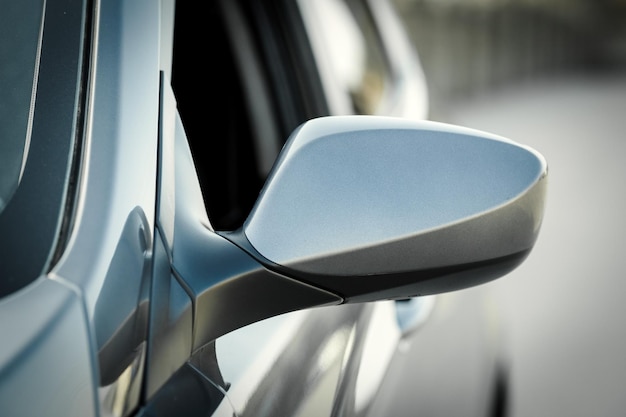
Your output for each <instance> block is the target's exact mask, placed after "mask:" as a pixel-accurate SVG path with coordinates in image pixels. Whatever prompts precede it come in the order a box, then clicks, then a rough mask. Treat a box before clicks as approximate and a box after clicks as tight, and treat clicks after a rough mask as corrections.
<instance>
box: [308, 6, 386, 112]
mask: <svg viewBox="0 0 626 417" xmlns="http://www.w3.org/2000/svg"><path fill="white" fill-rule="evenodd" d="M300 3H301V5H302V6H303V8H304V10H307V11H308V12H309V13H306V14H305V18H306V19H305V20H306V21H307V27H308V28H309V30H310V31H312V32H314V33H312V35H313V39H312V40H313V41H314V43H315V41H316V40H317V47H318V49H319V50H321V51H323V53H324V54H325V55H327V56H326V62H327V67H328V68H327V71H328V72H329V73H331V74H333V77H334V78H335V79H336V80H335V82H336V83H338V84H339V86H340V87H342V88H343V89H345V90H346V93H347V94H348V95H349V97H350V101H351V106H352V107H353V108H352V110H353V111H354V112H355V113H361V114H373V113H376V112H377V110H378V109H379V107H380V106H381V104H382V101H383V99H384V96H385V91H386V88H387V85H388V84H389V82H390V79H391V69H390V66H389V64H388V61H387V58H386V56H385V53H384V51H383V46H382V44H381V41H380V36H379V34H378V31H377V28H376V24H375V22H374V19H373V17H372V15H371V10H370V9H369V7H368V6H367V3H366V2H363V1H356V0H315V1H312V0H301V1H300ZM338 27H340V28H341V30H340V31H338V30H335V28H338Z"/></svg>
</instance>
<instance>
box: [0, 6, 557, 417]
mask: <svg viewBox="0 0 626 417" xmlns="http://www.w3.org/2000/svg"><path fill="white" fill-rule="evenodd" d="M0 9H2V10H1V11H0V23H1V24H0V62H1V63H2V64H1V66H0V68H1V69H0V71H1V72H0V91H2V92H3V93H2V99H1V100H0V137H1V140H0V146H2V151H1V152H0V178H1V181H0V334H2V339H1V342H0V414H2V415H10V416H34V415H46V416H81V417H84V416H144V417H147V416H170V415H175V416H200V415H202V416H235V415H236V416H326V415H328V416H340V415H341V416H366V415H370V416H371V415H381V414H383V415H386V414H388V413H391V411H390V409H389V408H386V407H387V405H388V403H389V401H388V400H389V398H390V397H389V395H388V393H386V391H389V389H390V387H391V389H392V390H393V387H394V386H397V385H398V384H404V383H406V382H405V381H406V379H403V378H405V377H406V376H407V375H406V374H404V373H403V372H397V371H393V369H392V364H393V363H394V361H395V360H396V358H397V357H398V352H399V350H401V345H402V341H407V340H409V339H410V340H413V341H415V342H416V343H417V342H418V341H422V340H423V341H424V342H425V343H427V341H428V340H430V341H436V342H440V341H439V340H438V339H437V336H436V335H437V334H444V333H445V332H449V328H447V327H446V326H445V323H446V322H450V320H448V319H444V320H443V321H442V320H439V319H438V318H437V317H438V316H437V313H436V312H437V311H438V308H439V305H440V304H441V303H440V298H439V297H446V295H450V294H458V293H463V290H464V289H466V288H469V287H473V286H477V285H480V284H483V283H485V282H487V281H490V280H492V279H495V278H498V277H500V276H502V275H505V274H506V273H508V272H509V271H511V270H513V269H514V268H516V267H517V266H518V265H519V264H520V263H521V262H523V260H524V259H525V258H526V257H527V256H528V254H529V253H530V251H531V250H532V247H533V245H534V243H535V241H536V239H537V238H538V234H539V230H540V226H541V222H542V218H543V206H544V199H545V194H546V187H547V163H546V161H545V159H544V158H543V157H542V156H541V154H539V153H538V152H537V151H535V150H533V149H531V148H529V147H527V146H524V145H521V144H518V143H516V142H513V141H511V140H508V139H505V138H501V137H499V136H496V135H492V134H489V133H486V132H481V131H477V130H473V129H469V128H466V127H460V126H452V125H447V124H442V123H437V122H432V121H429V120H427V117H428V91H427V83H426V82H425V79H424V77H423V73H422V71H421V66H420V62H419V57H418V55H417V53H416V51H415V50H414V49H413V48H412V46H411V43H410V41H409V39H408V38H407V36H406V34H405V32H404V30H403V28H402V25H401V24H400V20H399V19H398V17H397V16H396V15H395V12H394V9H393V8H392V7H391V5H390V4H389V3H387V2H386V1H381V0H368V1H356V0H324V1H321V0H316V1H311V0H298V1H287V0H262V1H252V0H229V1H227V0H214V1H209V2H204V3H202V4H199V3H197V2H190V1H183V0H178V1H176V2H175V1H174V0H161V1H151V0H137V1H132V2H129V1H124V0H93V1H91V0H45V1H44V0H28V1H23V2H7V3H3V4H2V5H0ZM438 294H443V295H441V296H440V295H438ZM436 297H437V298H436ZM448 311H450V310H449V309H448ZM453 316H454V317H456V318H459V317H461V318H470V317H474V313H473V312H470V311H469V310H467V311H463V310H462V309H458V310H455V314H454V315H453ZM476 317H478V315H477V316H476ZM435 319H436V320H435ZM468 322H471V323H472V324H473V325H476V326H477V331H476V332H472V331H469V332H465V333H464V336H463V337H464V338H465V339H464V342H467V343H459V344H458V346H456V345H451V344H449V343H448V344H439V343H436V346H438V347H439V348H442V349H439V348H435V349H434V354H433V355H434V356H433V357H429V360H430V359H433V360H432V362H431V364H437V366H441V362H442V361H441V360H438V361H437V360H435V359H437V357H438V358H439V359H442V358H445V356H444V355H443V354H442V353H441V352H443V351H444V350H446V349H448V350H449V349H453V350H455V349H456V350H462V349H463V348H464V346H466V345H470V344H471V343H470V342H471V341H473V340H474V339H476V340H479V339H480V340H481V341H482V340H483V339H482V336H481V332H480V331H479V330H480V326H482V325H483V324H484V323H483V322H482V321H481V320H476V321H474V320H469V321H468ZM430 324H435V325H434V326H432V327H431V328H428V329H427V326H428V325H430ZM446 329H447V330H446ZM445 334H447V335H450V333H445ZM425 337H426V339H424V338H425ZM444 343H445V342H444ZM479 345H480V346H482V347H484V349H483V348H481V349H479V350H478V354H477V356H475V358H483V359H484V360H480V361H477V362H476V363H477V364H478V365H477V366H472V367H469V368H471V370H470V371H469V373H467V372H468V371H467V370H461V369H458V370H457V371H455V373H454V374H452V375H451V374H450V373H446V372H445V371H446V370H444V369H440V371H441V375H442V378H447V379H450V378H452V379H454V380H459V381H460V380H467V378H465V379H464V377H465V376H468V377H469V379H470V380H471V381H472V383H471V384H469V385H461V386H457V391H456V392H455V391H446V392H441V391H439V392H437V389H438V387H439V389H441V387H445V385H438V384H434V383H433V384H431V386H428V384H426V385H419V391H417V392H416V393H415V395H416V396H419V397H420V398H422V397H424V398H428V397H430V398H435V397H436V396H437V395H439V396H441V395H443V396H444V397H448V396H454V395H457V394H458V395H465V396H466V397H468V398H470V399H471V400H470V403H471V404H472V407H473V408H472V409H471V410H470V409H467V408H466V409H464V410H462V413H463V415H465V416H467V415H495V414H497V413H499V412H500V411H501V410H502V407H496V408H495V409H494V408H493V407H491V406H492V405H493V404H494V402H497V400H498V399H499V398H500V397H499V395H501V391H500V390H499V389H496V388H498V387H500V385H499V383H500V382H501V379H499V378H500V377H501V373H499V370H500V369H501V368H500V367H499V364H500V358H499V356H498V353H497V352H496V351H495V350H492V349H491V348H488V347H487V346H488V344H487V343H485V344H479ZM444 348H445V349H444ZM422 359H423V358H422ZM427 366H429V365H427V364H425V365H424V368H423V369H424V370H425V371H426V370H427V369H429V370H430V371H429V372H424V374H425V375H430V376H433V375H435V374H436V373H437V372H439V371H438V369H439V368H436V367H435V368H433V367H432V366H431V367H430V368H427ZM394 369H395V368H394ZM433 370H434V371H433ZM464 372H465V373H464ZM435 379H436V378H435ZM435 379H433V380H432V381H434V380H435ZM416 388H417V386H416ZM448 402H453V401H448ZM418 405H419V404H418ZM429 407H430V406H429ZM494 410H496V411H494ZM424 411H425V412H429V413H435V412H436V409H435V410H433V409H431V408H428V407H426V408H424ZM448 415H450V414H448Z"/></svg>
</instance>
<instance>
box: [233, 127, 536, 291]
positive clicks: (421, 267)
mask: <svg viewBox="0 0 626 417" xmlns="http://www.w3.org/2000/svg"><path fill="white" fill-rule="evenodd" d="M546 174H547V167H546V162H545V161H544V159H543V157H542V156H541V155H539V154H538V153H537V152H535V151H533V150H531V149H529V148H528V147H524V146H520V145H518V144H515V143H513V142H511V141H509V140H506V139H503V138H499V137H496V136H494V135H490V134H486V133H482V132H478V131H474V130H470V129H464V128H460V127H455V126H449V125H444V124H439V123H433V122H415V121H407V120H404V119H394V118H383V117H371V116H348V117H327V118H320V119H315V120H312V121H309V122H308V123H306V124H304V125H303V126H301V127H300V128H299V129H298V130H297V131H296V132H294V133H293V135H292V136H291V138H290V140H289V141H288V143H287V145H286V147H285V149H283V151H282V153H281V155H280V158H279V160H278V161H277V163H276V165H275V167H274V169H273V171H272V173H271V175H270V177H269V179H268V181H267V183H266V185H265V188H264V189H263V191H262V192H261V194H260V197H259V199H258V201H257V203H256V206H255V207H254V209H253V211H252V213H251V214H250V216H249V218H248V219H247V221H246V222H245V225H244V227H243V231H242V232H240V235H239V237H238V238H237V239H234V240H235V241H237V242H239V243H240V244H241V242H242V241H243V242H245V243H244V244H242V247H244V248H246V249H247V250H248V251H249V252H250V253H251V254H252V255H253V256H254V257H255V258H256V259H257V260H259V261H260V262H261V263H263V264H264V265H265V266H266V267H267V268H269V269H272V270H276V271H280V272H281V273H282V274H285V275H287V276H290V277H293V278H296V279H299V280H302V281H304V282H307V283H309V284H312V285H314V286H316V287H320V288H324V289H327V290H328V291H331V292H332V293H335V294H338V295H340V296H341V297H342V298H343V299H344V300H345V301H347V302H357V301H372V300H380V299H387V298H405V297H409V296H419V295H427V294H435V293H441V292H445V291H452V290H457V289H461V288H465V287H469V286H472V285H476V284H479V283H481V282H485V281H488V280H491V279H493V278H496V277H498V276H501V275H504V274H505V273H507V272H509V271H511V270H512V269H513V268H515V267H516V266H517V265H518V264H519V263H520V262H521V261H522V260H523V259H524V258H525V257H526V256H527V255H528V253H529V251H530V249H531V248H532V247H533V245H534V243H535V240H536V238H537V234H538V232H539V227H540V225H541V220H542V217H543V201H544V195H545V188H546V187H545V185H546V181H545V178H546Z"/></svg>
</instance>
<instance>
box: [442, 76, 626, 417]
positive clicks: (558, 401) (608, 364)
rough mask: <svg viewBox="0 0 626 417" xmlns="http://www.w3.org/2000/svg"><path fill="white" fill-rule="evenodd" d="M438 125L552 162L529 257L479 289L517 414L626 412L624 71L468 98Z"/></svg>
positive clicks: (526, 416) (569, 415) (571, 416)
mask: <svg viewBox="0 0 626 417" xmlns="http://www.w3.org/2000/svg"><path fill="white" fill-rule="evenodd" d="M440 121H445V122H451V123H456V124H460V125H464V126H469V127H472V128H477V129H481V130H486V131H489V132H492V133H496V134H500V135H503V136H506V137H508V138H510V139H513V140H515V141H518V142H522V143H525V144H527V145H530V146H532V147H534V148H535V149H537V150H539V151H540V152H541V153H543V155H544V156H545V157H546V159H547V160H548V164H549V188H548V201H547V206H546V217H545V219H544V223H543V227H542V231H541V234H540V237H539V240H538V242H537V244H536V246H535V249H534V250H533V252H532V253H531V255H530V256H529V258H528V259H527V261H526V262H525V263H524V264H523V265H522V266H521V267H519V268H518V269H517V270H516V271H514V272H512V273H511V274H509V275H507V276H506V277H504V278H501V279H500V280H497V281H494V282H492V283H489V284H486V290H487V291H489V292H491V293H492V294H493V295H495V299H496V302H497V304H498V307H499V311H500V315H501V317H502V318H503V319H504V321H505V323H506V328H507V345H508V347H509V349H510V352H511V359H512V371H513V372H512V377H513V387H512V388H513V391H512V393H513V398H512V404H513V410H512V411H513V412H512V415H513V417H543V416H545V417H555V416H567V417H576V416H581V417H582V416H584V417H589V416H595V417H599V416H624V415H626V72H625V73H623V74H622V75H616V74H613V75H599V74H596V75H586V76H568V77H565V76H563V77H558V78H552V79H546V80H543V81H540V82H534V83H527V84H523V85H518V86H515V87H510V88H506V89H501V90H499V91H496V92H492V93H489V94H484V95H481V96H477V97H473V98H466V99H464V100H459V101H457V102H455V103H454V105H453V106H451V107H449V108H448V111H447V112H446V115H445V116H444V117H442V118H440Z"/></svg>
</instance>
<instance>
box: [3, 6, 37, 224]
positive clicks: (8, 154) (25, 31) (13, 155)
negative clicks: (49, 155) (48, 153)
mask: <svg viewBox="0 0 626 417" xmlns="http://www.w3.org/2000/svg"><path fill="white" fill-rule="evenodd" d="M43 3H44V0H20V1H14V2H12V1H7V2H2V3H0V212H2V210H3V209H4V208H5V207H6V205H7V203H8V202H9V200H10V199H11V196H12V195H13V193H14V192H15V190H16V189H17V186H18V185H19V181H20V177H21V173H22V169H23V165H24V161H25V160H26V156H27V153H28V142H29V139H30V126H31V119H32V117H31V113H32V111H31V109H32V107H33V101H34V100H33V98H34V92H35V86H36V78H37V67H38V56H39V52H38V51H39V42H40V38H41V26H42V24H41V22H42V15H43Z"/></svg>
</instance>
